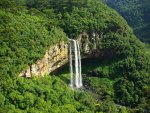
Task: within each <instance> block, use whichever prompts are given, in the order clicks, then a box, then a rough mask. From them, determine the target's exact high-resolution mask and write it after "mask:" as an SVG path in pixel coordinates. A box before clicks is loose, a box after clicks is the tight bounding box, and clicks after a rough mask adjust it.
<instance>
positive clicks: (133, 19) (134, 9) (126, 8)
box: [103, 0, 150, 43]
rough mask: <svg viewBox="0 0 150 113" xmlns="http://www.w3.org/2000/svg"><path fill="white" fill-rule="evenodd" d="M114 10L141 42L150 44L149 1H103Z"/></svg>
mask: <svg viewBox="0 0 150 113" xmlns="http://www.w3.org/2000/svg"><path fill="white" fill-rule="evenodd" d="M103 1H105V2H106V3H107V4H108V5H109V6H111V7H112V8H114V9H116V10H117V11H118V12H119V13H120V14H121V15H122V16H123V17H124V18H125V19H126V20H127V21H128V23H129V25H131V26H132V27H133V28H134V31H135V34H136V35H137V37H138V38H140V40H141V41H143V42H146V43H150V37H149V32H150V7H149V5H150V1H149V0H103Z"/></svg>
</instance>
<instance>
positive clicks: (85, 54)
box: [20, 32, 103, 77]
mask: <svg viewBox="0 0 150 113" xmlns="http://www.w3.org/2000/svg"><path fill="white" fill-rule="evenodd" d="M102 38H103V34H100V33H96V32H92V33H91V32H90V33H87V32H83V33H81V34H80V35H79V36H78V37H77V40H78V43H79V45H80V49H81V56H82V58H89V57H100V56H102V54H101V51H100V48H101V39H102ZM67 62H68V44H67V43H65V42H61V43H59V44H55V45H52V46H50V47H49V48H48V50H47V51H46V53H45V55H44V57H43V58H42V59H41V60H38V61H37V62H36V63H35V64H32V65H30V66H29V68H28V69H26V70H24V71H23V72H22V73H20V76H24V77H32V76H44V75H45V74H50V73H51V72H53V71H54V70H56V69H57V68H59V67H61V66H62V65H64V64H65V63H67Z"/></svg>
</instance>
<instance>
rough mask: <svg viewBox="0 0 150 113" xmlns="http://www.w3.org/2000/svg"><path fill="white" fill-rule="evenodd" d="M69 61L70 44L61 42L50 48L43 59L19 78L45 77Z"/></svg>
mask: <svg viewBox="0 0 150 113" xmlns="http://www.w3.org/2000/svg"><path fill="white" fill-rule="evenodd" d="M67 61H68V44H66V43H65V42H60V43H59V44H55V45H52V46H50V47H49V48H48V50H47V51H46V53H45V55H44V57H43V58H42V59H40V60H38V61H37V62H36V63H35V64H32V65H30V66H29V67H28V69H26V70H24V71H23V72H22V73H20V75H19V76H24V77H33V76H39V75H40V76H44V75H45V74H49V73H51V72H52V71H54V70H55V69H57V68H59V67H61V66H62V65H63V64H65V63H66V62H67Z"/></svg>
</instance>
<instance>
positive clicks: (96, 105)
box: [0, 0, 150, 113]
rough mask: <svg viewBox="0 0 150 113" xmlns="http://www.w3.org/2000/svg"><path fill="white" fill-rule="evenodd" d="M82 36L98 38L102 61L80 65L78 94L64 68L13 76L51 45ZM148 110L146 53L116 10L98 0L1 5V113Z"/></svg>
mask: <svg viewBox="0 0 150 113" xmlns="http://www.w3.org/2000/svg"><path fill="white" fill-rule="evenodd" d="M147 21H148V20H147ZM82 32H89V33H90V32H97V33H99V34H101V42H100V44H99V46H98V50H99V51H100V52H102V54H103V55H104V56H106V57H100V58H98V59H85V61H84V60H83V63H82V64H83V67H82V68H83V70H82V71H83V75H84V76H83V82H84V87H83V89H80V90H72V89H71V88H70V87H69V85H68V83H69V67H67V68H65V69H62V71H61V72H60V73H59V74H57V75H45V77H33V78H23V77H18V75H19V73H20V72H21V71H23V70H24V69H26V68H27V67H28V65H31V64H32V63H34V62H36V61H37V60H38V59H40V58H42V57H43V56H44V53H45V51H46V49H47V48H48V47H49V46H50V45H52V44H55V43H58V42H60V41H62V40H63V41H65V42H66V43H67V40H68V38H73V39H76V38H77V37H78V35H79V34H80V33H82ZM91 46H92V44H91ZM81 49H82V48H81ZM106 53H112V55H110V56H108V57H107V55H109V54H106ZM149 106H150V52H149V49H147V48H146V47H145V45H144V44H143V43H142V42H140V41H139V40H138V39H137V38H136V36H135V35H134V33H133V30H132V28H130V27H129V26H128V24H127V22H126V21H125V20H124V19H123V17H121V16H120V15H119V13H117V12H116V11H115V10H112V9H111V8H109V7H108V6H107V5H105V4H103V3H102V2H100V1H99V0H80V1H78V0H0V113H9V112H12V113H16V112H17V113H38V112H40V113H60V112H61V113H80V112H81V113H95V112H97V113H135V112H140V113H148V112H150V108H149Z"/></svg>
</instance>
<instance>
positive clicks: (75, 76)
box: [69, 39, 83, 88]
mask: <svg viewBox="0 0 150 113" xmlns="http://www.w3.org/2000/svg"><path fill="white" fill-rule="evenodd" d="M69 42H70V45H69V60H70V86H71V88H81V87H82V86H83V83H82V74H81V55H80V48H79V44H78V42H77V41H76V40H73V39H69ZM72 50H74V51H72ZM73 52H74V59H75V60H74V66H75V67H74V70H75V72H73V62H72V57H73V55H72V53H73Z"/></svg>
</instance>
